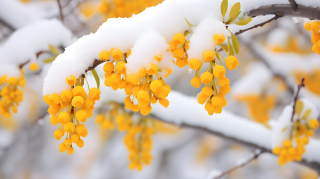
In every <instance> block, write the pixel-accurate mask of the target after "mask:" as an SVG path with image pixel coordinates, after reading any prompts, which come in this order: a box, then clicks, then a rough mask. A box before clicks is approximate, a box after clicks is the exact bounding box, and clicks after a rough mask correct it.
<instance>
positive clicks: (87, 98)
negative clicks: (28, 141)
mask: <svg viewBox="0 0 320 179" xmlns="http://www.w3.org/2000/svg"><path fill="white" fill-rule="evenodd" d="M66 82H67V83H68V85H70V89H68V90H65V91H62V92H61V94H60V95H59V94H52V95H45V96H44V97H43V100H44V101H45V102H46V103H47V104H48V105H49V109H48V113H50V114H51V118H50V122H51V125H57V124H58V125H59V129H57V130H56V131H55V132H54V135H53V136H54V137H55V138H56V139H57V140H58V141H59V140H60V139H61V138H62V137H63V136H64V135H65V133H66V138H65V140H64V142H63V143H61V144H60V145H59V150H60V152H64V151H66V150H67V152H68V154H70V155H72V153H73V152H74V148H73V147H72V143H75V144H76V145H77V146H78V147H79V148H82V147H83V145H84V141H83V139H81V138H80V137H82V138H85V137H86V136H87V135H88V130H87V128H86V126H85V125H84V124H83V123H84V122H86V120H87V119H88V118H90V117H91V116H92V110H93V109H94V104H95V102H96V101H97V100H99V99H100V93H101V92H100V90H99V89H98V88H91V89H90V88H89V94H87V93H86V91H85V89H84V88H83V87H82V86H83V84H84V76H81V77H79V79H78V80H77V78H76V77H74V76H72V75H71V76H70V77H69V78H67V79H66ZM88 87H89V86H88Z"/></svg>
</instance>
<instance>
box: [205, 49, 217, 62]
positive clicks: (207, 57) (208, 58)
mask: <svg viewBox="0 0 320 179" xmlns="http://www.w3.org/2000/svg"><path fill="white" fill-rule="evenodd" d="M214 56H215V54H214V52H213V51H212V50H206V51H204V52H203V54H202V57H203V59H204V61H206V62H211V61H212V60H213V59H214Z"/></svg>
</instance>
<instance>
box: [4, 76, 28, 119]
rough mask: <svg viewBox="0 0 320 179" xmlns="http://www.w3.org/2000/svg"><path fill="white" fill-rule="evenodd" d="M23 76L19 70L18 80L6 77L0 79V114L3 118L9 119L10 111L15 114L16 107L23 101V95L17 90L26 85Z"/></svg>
mask: <svg viewBox="0 0 320 179" xmlns="http://www.w3.org/2000/svg"><path fill="white" fill-rule="evenodd" d="M23 74H24V72H23V70H21V75H20V76H19V77H18V78H15V77H7V75H4V76H1V77H0V114H1V115H3V116H4V117H5V118H10V117H11V111H12V112H13V113H17V112H18V109H17V106H19V104H20V102H22V100H23V93H22V91H21V90H20V89H19V87H23V86H24V85H25V84H26V80H25V79H24V76H23ZM10 109H11V110H10Z"/></svg>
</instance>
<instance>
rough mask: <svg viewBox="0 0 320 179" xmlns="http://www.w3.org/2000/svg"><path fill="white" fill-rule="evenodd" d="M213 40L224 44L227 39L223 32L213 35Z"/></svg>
mask: <svg viewBox="0 0 320 179" xmlns="http://www.w3.org/2000/svg"><path fill="white" fill-rule="evenodd" d="M213 40H214V41H215V42H216V43H217V44H222V43H223V42H224V41H225V40H226V37H225V36H224V35H223V34H216V35H214V36H213Z"/></svg>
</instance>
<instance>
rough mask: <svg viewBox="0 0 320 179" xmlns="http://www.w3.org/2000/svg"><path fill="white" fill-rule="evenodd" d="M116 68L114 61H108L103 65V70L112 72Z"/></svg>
mask: <svg viewBox="0 0 320 179" xmlns="http://www.w3.org/2000/svg"><path fill="white" fill-rule="evenodd" d="M113 70H114V65H113V63H112V62H107V63H106V64H104V66H103V71H105V72H108V73H111V72H113Z"/></svg>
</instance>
